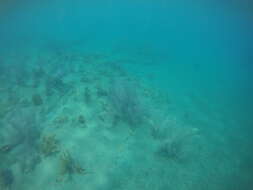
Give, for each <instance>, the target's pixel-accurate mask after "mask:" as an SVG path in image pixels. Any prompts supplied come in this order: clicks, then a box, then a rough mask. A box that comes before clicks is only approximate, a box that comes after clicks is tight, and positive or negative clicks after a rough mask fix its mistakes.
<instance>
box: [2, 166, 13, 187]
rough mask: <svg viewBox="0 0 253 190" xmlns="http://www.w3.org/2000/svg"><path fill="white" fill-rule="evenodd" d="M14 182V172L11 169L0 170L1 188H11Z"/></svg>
mask: <svg viewBox="0 0 253 190" xmlns="http://www.w3.org/2000/svg"><path fill="white" fill-rule="evenodd" d="M13 183H14V176H13V172H12V171H11V170H10V169H2V170H0V189H1V190H11V188H12V185H13Z"/></svg>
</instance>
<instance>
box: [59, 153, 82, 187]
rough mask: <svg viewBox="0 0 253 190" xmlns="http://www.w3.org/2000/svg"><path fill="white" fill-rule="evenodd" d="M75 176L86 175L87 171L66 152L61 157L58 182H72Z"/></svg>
mask: <svg viewBox="0 0 253 190" xmlns="http://www.w3.org/2000/svg"><path fill="white" fill-rule="evenodd" d="M74 174H85V169H83V168H82V166H81V165H80V164H79V163H78V162H77V161H76V160H75V159H74V158H73V157H72V155H71V154H70V153H69V152H68V151H64V152H62V154H61V156H60V167H59V177H58V178H57V182H62V181H69V180H72V179H73V175H74Z"/></svg>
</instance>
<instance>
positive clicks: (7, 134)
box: [1, 108, 42, 172]
mask: <svg viewBox="0 0 253 190" xmlns="http://www.w3.org/2000/svg"><path fill="white" fill-rule="evenodd" d="M6 120H7V121H6V123H5V126H4V128H3V129H2V130H3V131H4V132H3V133H2V134H1V135H2V136H1V137H2V138H1V139H2V145H3V146H2V148H3V149H2V150H4V151H5V152H4V153H5V154H7V153H8V154H10V156H11V157H12V158H13V159H14V160H15V161H16V162H17V163H18V164H19V166H20V167H21V169H22V170H23V171H24V172H29V171H31V170H33V169H34V168H35V166H36V165H37V163H38V162H39V161H40V157H39V151H38V150H39V149H38V148H39V146H38V145H39V139H40V136H41V132H42V128H41V126H40V125H39V122H38V120H37V118H36V115H35V111H34V110H31V109H20V108H16V110H15V111H14V112H11V113H9V114H8V116H7V119H6Z"/></svg>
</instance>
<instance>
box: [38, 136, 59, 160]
mask: <svg viewBox="0 0 253 190" xmlns="http://www.w3.org/2000/svg"><path fill="white" fill-rule="evenodd" d="M40 151H41V153H42V154H43V155H44V156H51V155H53V154H56V153H58V152H59V141H58V140H57V139H56V138H55V135H46V136H43V137H42V142H41V144H40Z"/></svg>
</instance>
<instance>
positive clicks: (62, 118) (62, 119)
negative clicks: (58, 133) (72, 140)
mask: <svg viewBox="0 0 253 190" xmlns="http://www.w3.org/2000/svg"><path fill="white" fill-rule="evenodd" d="M53 122H54V124H56V125H57V127H59V126H62V125H64V124H66V123H68V122H69V117H68V116H67V115H59V116H57V117H56V118H55V119H54V121H53Z"/></svg>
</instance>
